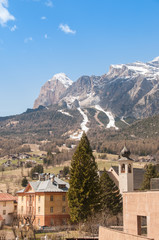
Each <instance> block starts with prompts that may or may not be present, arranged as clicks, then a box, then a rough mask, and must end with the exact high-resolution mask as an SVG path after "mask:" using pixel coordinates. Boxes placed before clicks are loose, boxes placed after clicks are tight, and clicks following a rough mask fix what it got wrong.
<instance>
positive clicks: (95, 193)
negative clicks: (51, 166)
mask: <svg viewBox="0 0 159 240" xmlns="http://www.w3.org/2000/svg"><path fill="white" fill-rule="evenodd" d="M99 196H100V185H99V177H98V174H97V165H96V163H95V158H94V156H93V154H92V149H91V147H90V143H89V140H88V138H87V136H86V134H85V133H83V135H82V138H81V140H80V142H79V145H78V147H77V149H76V151H75V153H74V155H73V157H72V161H71V169H70V188H69V192H68V199H69V207H70V216H71V221H72V222H80V221H85V220H86V219H87V218H88V217H89V216H91V215H93V214H94V213H95V212H97V211H98V210H99V208H100V204H99Z"/></svg>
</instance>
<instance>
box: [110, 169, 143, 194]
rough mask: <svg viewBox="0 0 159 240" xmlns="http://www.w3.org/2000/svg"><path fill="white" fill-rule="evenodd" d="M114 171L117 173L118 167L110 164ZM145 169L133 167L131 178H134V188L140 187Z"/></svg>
mask: <svg viewBox="0 0 159 240" xmlns="http://www.w3.org/2000/svg"><path fill="white" fill-rule="evenodd" d="M112 168H113V169H114V171H115V172H116V173H117V174H118V175H119V167H118V166H112ZM144 173H145V170H144V169H143V168H133V178H134V190H138V189H140V188H141V185H142V182H143V179H144Z"/></svg>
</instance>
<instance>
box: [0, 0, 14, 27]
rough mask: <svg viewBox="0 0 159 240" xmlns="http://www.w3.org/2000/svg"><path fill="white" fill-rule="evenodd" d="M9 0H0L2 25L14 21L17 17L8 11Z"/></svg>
mask: <svg viewBox="0 0 159 240" xmlns="http://www.w3.org/2000/svg"><path fill="white" fill-rule="evenodd" d="M7 8H8V0H0V25H1V26H3V27H4V26H5V25H6V23H7V22H8V21H14V20H15V17H14V16H13V15H11V14H10V13H9V11H8V9H7Z"/></svg>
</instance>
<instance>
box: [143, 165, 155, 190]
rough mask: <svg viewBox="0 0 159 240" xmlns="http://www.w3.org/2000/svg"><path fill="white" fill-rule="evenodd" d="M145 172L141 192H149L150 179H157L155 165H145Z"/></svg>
mask: <svg viewBox="0 0 159 240" xmlns="http://www.w3.org/2000/svg"><path fill="white" fill-rule="evenodd" d="M145 170H146V171H145V174H144V180H143V183H142V187H141V190H149V189H150V181H151V178H158V177H159V174H158V172H157V167H156V165H152V164H149V165H146V167H145Z"/></svg>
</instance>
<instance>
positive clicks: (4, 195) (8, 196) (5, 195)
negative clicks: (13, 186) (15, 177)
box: [0, 193, 17, 202]
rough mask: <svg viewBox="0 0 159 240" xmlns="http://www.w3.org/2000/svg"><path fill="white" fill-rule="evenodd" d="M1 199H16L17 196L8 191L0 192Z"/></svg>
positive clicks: (1, 200) (0, 200)
mask: <svg viewBox="0 0 159 240" xmlns="http://www.w3.org/2000/svg"><path fill="white" fill-rule="evenodd" d="M3 201H17V197H14V196H12V195H11V194H9V193H0V202H3Z"/></svg>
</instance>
